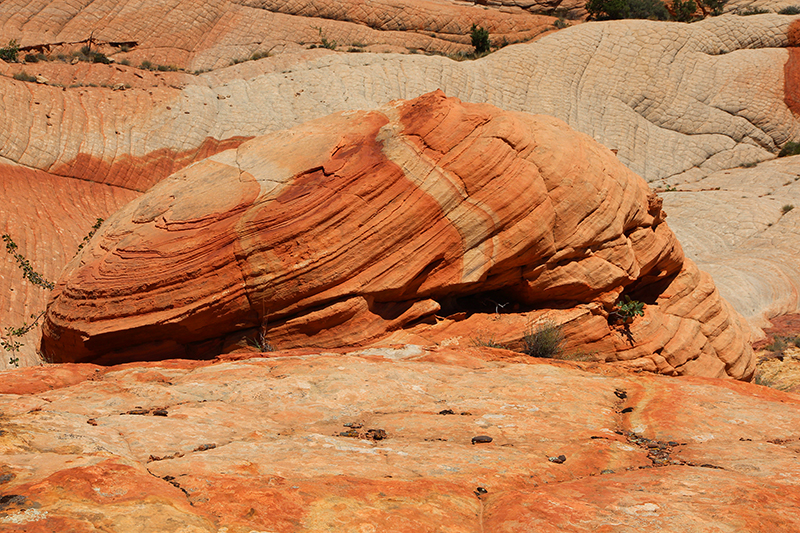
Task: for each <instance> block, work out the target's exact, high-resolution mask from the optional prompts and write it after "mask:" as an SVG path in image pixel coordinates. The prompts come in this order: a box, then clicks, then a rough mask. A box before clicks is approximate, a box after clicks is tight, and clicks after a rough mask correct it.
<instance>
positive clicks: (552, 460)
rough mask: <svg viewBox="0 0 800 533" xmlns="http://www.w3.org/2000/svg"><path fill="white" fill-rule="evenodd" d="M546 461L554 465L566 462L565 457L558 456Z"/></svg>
mask: <svg viewBox="0 0 800 533" xmlns="http://www.w3.org/2000/svg"><path fill="white" fill-rule="evenodd" d="M547 460H548V461H550V462H551V463H556V464H559V465H560V464H561V463H563V462H564V461H566V460H567V456H566V455H559V456H558V457H548V458H547Z"/></svg>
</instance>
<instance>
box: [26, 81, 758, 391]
mask: <svg viewBox="0 0 800 533" xmlns="http://www.w3.org/2000/svg"><path fill="white" fill-rule="evenodd" d="M663 216H664V215H663V213H662V211H661V202H660V199H658V198H657V197H656V196H655V195H654V194H652V193H651V192H650V190H649V188H648V187H647V184H646V183H645V182H644V181H643V180H642V179H641V178H639V177H638V176H636V175H634V174H633V173H632V172H631V171H630V170H628V169H627V168H626V167H625V166H624V165H622V164H621V163H620V162H619V161H618V160H617V159H616V157H615V156H614V154H613V153H612V152H610V151H609V150H608V149H606V148H604V147H602V146H601V145H599V144H597V143H595V142H594V141H592V140H591V139H589V138H588V137H586V136H585V135H583V134H580V133H577V132H574V131H573V130H571V129H569V128H568V127H567V126H566V125H565V124H564V123H562V122H560V121H558V120H557V119H552V118H549V117H544V116H532V115H527V114H521V113H508V112H503V111H501V110H499V109H497V108H495V107H492V106H488V105H476V104H462V103H461V102H460V101H458V100H456V99H453V98H449V99H448V98H446V97H445V96H444V95H443V94H442V93H441V92H438V93H431V94H429V95H425V96H422V97H420V98H418V99H415V100H411V101H406V102H403V101H398V102H395V103H393V104H392V105H389V106H387V107H384V108H381V109H379V110H376V111H371V112H355V113H353V112H351V113H342V114H338V115H333V116H331V117H327V118H325V119H320V120H318V121H313V122H310V123H307V124H304V125H302V126H299V127H296V128H294V129H292V130H288V131H284V132H277V133H274V134H271V135H268V136H264V137H259V138H256V139H253V140H251V141H248V142H246V143H244V144H242V145H241V146H239V147H238V148H237V149H235V150H228V151H225V152H221V153H219V154H217V155H215V156H212V157H210V158H208V159H206V160H204V161H202V162H199V163H196V164H194V165H192V166H190V167H188V168H186V169H185V170H183V171H181V172H179V173H177V174H176V175H174V176H172V177H171V178H169V179H167V180H164V181H162V182H160V183H159V184H158V185H156V186H155V187H153V188H152V189H151V190H150V191H149V192H148V193H147V194H145V195H144V196H142V197H141V198H139V199H138V200H136V201H134V202H132V203H130V204H128V205H127V206H126V207H125V208H124V209H122V210H121V211H119V212H118V213H117V214H115V215H114V216H113V217H111V219H110V220H109V221H108V222H107V223H106V224H105V225H104V226H103V228H102V231H101V232H100V233H99V234H98V235H97V236H96V237H95V239H94V240H93V242H92V244H91V245H90V246H87V247H86V248H85V249H84V250H83V251H82V252H81V254H79V255H78V256H77V257H76V258H75V259H74V260H73V261H72V262H71V263H70V264H69V265H68V267H67V269H66V271H65V274H64V275H63V277H62V279H61V281H60V282H59V284H58V286H57V287H56V289H55V291H54V292H53V298H52V301H51V303H50V304H49V306H48V312H47V314H46V322H45V328H44V336H43V342H42V351H43V353H44V354H45V356H46V357H48V358H50V359H52V360H55V361H61V362H65V361H75V362H89V361H92V362H102V363H114V362H120V361H128V360H137V359H139V360H140V359H159V358H168V357H208V356H209V354H216V353H219V351H220V350H224V349H227V348H226V347H227V346H228V345H229V344H231V343H233V342H236V341H237V340H238V341H241V340H242V339H243V337H244V336H246V335H252V334H253V331H254V330H256V329H259V328H260V329H265V330H266V329H268V335H267V336H268V339H269V341H270V342H272V343H274V344H275V345H277V346H279V347H281V348H289V347H300V346H317V347H319V346H328V347H338V346H348V345H354V344H362V343H366V342H374V341H377V340H380V339H382V338H384V337H386V336H387V335H388V334H390V333H392V332H396V331H400V330H413V333H414V334H416V335H423V336H425V335H434V336H435V335H436V333H437V331H439V330H440V329H441V330H446V329H447V328H445V327H443V326H442V325H440V324H432V325H425V324H422V325H420V324H419V322H420V321H431V320H433V321H434V322H435V321H436V319H435V317H436V316H437V315H439V316H454V317H461V318H463V317H462V315H463V313H464V312H467V313H473V312H476V311H480V310H481V309H480V307H479V306H478V305H477V303H476V302H477V301H478V300H479V299H480V298H486V297H490V296H491V297H494V298H503V299H505V300H507V301H509V302H513V303H514V305H516V306H517V308H516V309H514V312H516V313H519V312H527V313H529V314H528V315H526V318H527V319H528V320H529V321H530V320H534V319H541V318H542V316H544V315H547V316H549V317H551V318H553V319H554V320H558V321H559V322H567V321H568V322H570V323H571V324H572V325H573V327H575V328H576V329H578V330H580V331H581V332H582V334H581V335H580V336H579V338H580V339H581V342H576V343H575V344H576V345H577V347H578V348H585V345H589V344H591V345H592V347H593V350H594V351H597V352H599V357H602V358H605V359H606V360H609V361H616V360H623V361H626V362H627V363H628V364H634V365H640V366H644V367H646V368H649V369H652V370H658V371H661V372H665V373H688V374H698V375H713V376H720V375H723V376H724V375H730V376H733V377H736V378H743V379H749V377H750V376H751V375H752V371H753V360H752V350H751V349H750V348H749V345H748V344H747V339H748V335H747V333H746V331H744V330H743V329H742V324H741V323H740V319H739V317H738V315H737V314H736V313H735V312H733V311H732V310H731V309H730V308H729V307H728V306H727V304H726V303H724V302H723V301H722V300H721V299H720V298H719V296H718V294H717V292H716V289H715V288H714V285H713V282H712V281H711V280H710V278H709V277H708V276H707V275H705V274H702V273H700V272H699V271H698V270H697V268H696V267H695V266H694V265H693V264H692V263H691V262H689V261H685V260H684V257H683V253H682V251H681V248H680V245H679V244H678V241H677V240H676V239H675V237H674V235H673V234H672V232H671V231H670V230H669V228H668V227H667V225H666V224H665V223H663ZM623 291H624V292H626V293H627V294H632V295H634V296H635V297H637V298H639V299H641V300H644V301H646V302H647V303H648V304H650V305H648V309H647V315H646V316H645V317H644V318H643V319H642V320H640V321H637V322H635V323H634V325H632V326H631V330H630V332H629V333H630V334H629V335H627V336H623V335H622V333H621V332H619V331H617V330H615V329H614V328H613V327H612V326H610V325H609V323H613V322H614V320H613V317H611V318H610V317H609V316H608V315H609V312H611V311H612V309H613V305H614V304H615V302H616V301H617V300H618V298H619V297H620V295H621V294H622V293H623ZM575 306H580V307H581V309H582V311H581V312H579V313H577V314H576V313H575V312H574V311H570V309H572V308H574V307H575ZM509 311H511V308H509ZM498 314H499V312H498ZM484 316H486V315H484ZM461 318H455V319H454V320H461ZM561 319H563V320H561ZM466 323H467V324H469V317H467V322H466ZM524 332H525V327H524V325H522V326H520V327H519V328H518V329H517V331H516V340H519V339H520V338H521V337H522V335H523V334H524ZM231 335H233V336H234V337H233V338H232V337H231ZM237 336H238V337H237Z"/></svg>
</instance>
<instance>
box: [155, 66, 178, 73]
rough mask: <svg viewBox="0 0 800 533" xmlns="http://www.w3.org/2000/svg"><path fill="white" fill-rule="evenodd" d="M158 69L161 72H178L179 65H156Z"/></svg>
mask: <svg viewBox="0 0 800 533" xmlns="http://www.w3.org/2000/svg"><path fill="white" fill-rule="evenodd" d="M156 70H158V71H159V72H177V71H178V67H176V66H175V65H158V67H156Z"/></svg>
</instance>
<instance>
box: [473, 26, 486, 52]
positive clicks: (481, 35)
mask: <svg viewBox="0 0 800 533" xmlns="http://www.w3.org/2000/svg"><path fill="white" fill-rule="evenodd" d="M470 39H471V40H472V46H473V47H474V48H475V55H479V54H486V53H488V52H489V48H490V44H489V30H487V29H484V28H482V27H480V26H476V25H475V24H473V25H472V28H471V29H470Z"/></svg>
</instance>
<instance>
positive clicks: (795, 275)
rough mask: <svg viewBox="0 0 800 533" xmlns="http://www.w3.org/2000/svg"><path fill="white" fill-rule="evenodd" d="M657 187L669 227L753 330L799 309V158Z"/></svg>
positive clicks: (724, 171) (672, 181) (688, 253)
mask: <svg viewBox="0 0 800 533" xmlns="http://www.w3.org/2000/svg"><path fill="white" fill-rule="evenodd" d="M663 186H668V187H672V188H674V189H676V190H674V191H671V192H664V193H662V194H661V196H662V197H663V198H664V206H665V210H666V211H667V212H668V213H669V215H670V218H669V221H670V227H671V228H672V229H673V230H674V231H675V233H676V235H678V238H679V239H680V241H681V244H682V245H683V248H684V251H685V252H686V255H687V256H688V257H690V258H692V259H693V260H694V261H696V262H697V264H698V265H699V266H700V267H701V268H702V269H703V270H704V271H707V272H709V273H710V274H711V275H712V277H713V278H714V283H715V284H716V286H717V288H718V289H719V291H720V293H721V295H722V296H723V297H724V298H725V299H726V300H727V301H728V302H729V303H731V304H732V305H733V306H734V308H736V310H737V311H739V312H740V313H741V314H743V315H744V316H745V317H746V318H748V319H749V320H750V321H751V322H752V323H753V324H754V325H755V326H759V327H764V326H765V325H767V324H768V322H767V320H766V319H768V318H771V317H775V316H780V315H783V314H787V313H793V312H795V311H796V310H797V309H798V308H800V264H798V251H800V209H799V208H800V157H797V156H795V157H786V158H780V159H774V160H772V161H766V162H763V163H760V164H759V165H758V166H756V167H754V168H736V169H730V170H722V171H718V172H714V173H712V174H710V175H708V176H706V177H705V178H702V179H700V180H697V181H685V182H684V181H683V180H677V179H676V180H668V181H666V182H664V183H663Z"/></svg>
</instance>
